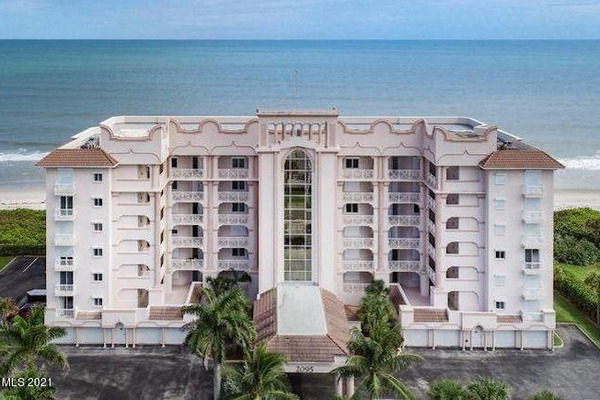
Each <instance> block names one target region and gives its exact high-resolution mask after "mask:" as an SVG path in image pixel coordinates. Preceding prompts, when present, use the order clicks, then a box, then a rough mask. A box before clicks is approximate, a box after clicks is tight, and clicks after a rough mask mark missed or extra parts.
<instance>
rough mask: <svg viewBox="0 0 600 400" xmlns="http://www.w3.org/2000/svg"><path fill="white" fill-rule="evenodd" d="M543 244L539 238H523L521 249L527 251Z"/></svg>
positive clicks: (527, 236) (526, 236)
mask: <svg viewBox="0 0 600 400" xmlns="http://www.w3.org/2000/svg"><path fill="white" fill-rule="evenodd" d="M543 242H544V240H543V239H542V237H540V236H530V235H525V236H523V247H525V248H528V249H530V248H536V247H539V246H541V245H542V243H543Z"/></svg>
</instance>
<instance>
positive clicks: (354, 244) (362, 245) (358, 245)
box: [344, 238, 373, 249]
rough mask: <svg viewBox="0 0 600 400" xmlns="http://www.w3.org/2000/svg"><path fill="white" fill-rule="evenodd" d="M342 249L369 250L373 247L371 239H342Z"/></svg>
mask: <svg viewBox="0 0 600 400" xmlns="http://www.w3.org/2000/svg"><path fill="white" fill-rule="evenodd" d="M344 247H347V248H350V249H369V248H371V247H373V239H372V238H344Z"/></svg>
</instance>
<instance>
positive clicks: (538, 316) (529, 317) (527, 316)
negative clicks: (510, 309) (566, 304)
mask: <svg viewBox="0 0 600 400" xmlns="http://www.w3.org/2000/svg"><path fill="white" fill-rule="evenodd" d="M521 314H522V315H521V317H522V318H523V321H543V319H544V313H541V312H526V311H523V312H521Z"/></svg>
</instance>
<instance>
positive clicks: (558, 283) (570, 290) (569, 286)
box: [554, 266, 598, 319]
mask: <svg viewBox="0 0 600 400" xmlns="http://www.w3.org/2000/svg"><path fill="white" fill-rule="evenodd" d="M554 288H555V289H556V290H558V292H559V293H560V294H562V295H563V296H565V297H566V298H567V299H568V300H569V302H571V303H572V304H573V305H575V306H576V307H577V308H578V309H580V310H581V311H582V312H584V313H585V314H587V315H589V316H590V318H592V319H595V318H596V309H597V307H598V299H597V297H596V295H595V293H594V291H593V290H592V289H591V288H590V287H589V286H587V285H586V284H585V283H584V282H583V281H582V280H580V279H578V277H577V276H576V275H575V274H573V273H572V272H571V271H568V270H566V269H565V268H562V267H560V266H557V267H556V269H555V270H554Z"/></svg>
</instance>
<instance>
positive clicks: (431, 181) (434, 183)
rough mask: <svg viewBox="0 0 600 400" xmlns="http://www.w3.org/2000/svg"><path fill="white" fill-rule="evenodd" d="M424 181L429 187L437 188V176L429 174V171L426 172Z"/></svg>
mask: <svg viewBox="0 0 600 400" xmlns="http://www.w3.org/2000/svg"><path fill="white" fill-rule="evenodd" d="M425 181H426V182H427V184H428V185H429V186H430V187H432V188H434V189H437V178H436V177H435V176H433V175H432V174H430V173H429V172H428V173H427V177H426V178H425Z"/></svg>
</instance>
